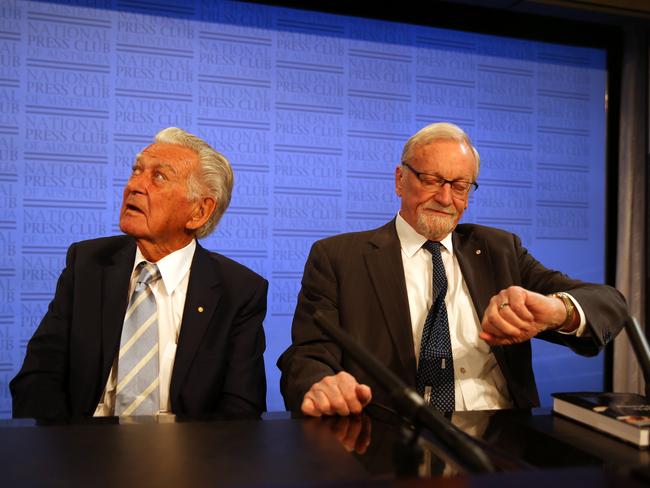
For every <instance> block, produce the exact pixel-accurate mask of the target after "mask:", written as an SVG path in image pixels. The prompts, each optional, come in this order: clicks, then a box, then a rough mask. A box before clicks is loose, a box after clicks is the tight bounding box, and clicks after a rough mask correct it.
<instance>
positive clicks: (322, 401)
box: [300, 371, 372, 417]
mask: <svg viewBox="0 0 650 488" xmlns="http://www.w3.org/2000/svg"><path fill="white" fill-rule="evenodd" d="M371 398H372V393H371V391H370V387H368V386H366V385H360V384H359V383H358V382H357V380H356V379H355V378H354V377H353V376H352V375H350V374H349V373H346V372H344V371H342V372H340V373H338V374H336V375H331V376H326V377H325V378H323V379H322V380H320V381H318V382H317V383H314V384H313V385H312V386H311V388H310V389H309V391H307V393H305V396H304V398H303V402H302V405H301V407H300V409H301V411H302V413H303V414H305V415H309V416H312V417H320V416H321V415H350V414H359V413H361V411H362V410H363V408H364V407H365V406H366V405H367V404H368V403H369V402H370V400H371Z"/></svg>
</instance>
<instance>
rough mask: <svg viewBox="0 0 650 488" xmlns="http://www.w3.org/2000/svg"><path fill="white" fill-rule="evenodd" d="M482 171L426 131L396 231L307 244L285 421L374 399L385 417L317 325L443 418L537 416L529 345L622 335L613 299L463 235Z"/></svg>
mask: <svg viewBox="0 0 650 488" xmlns="http://www.w3.org/2000/svg"><path fill="white" fill-rule="evenodd" d="M479 164H480V159H479V154H478V151H477V150H476V148H475V147H474V146H473V145H472V143H471V141H470V139H469V137H468V136H467V135H466V134H465V133H464V132H463V130H462V129H460V128H459V127H457V126H455V125H453V124H449V123H436V124H431V125H429V126H427V127H425V128H423V129H421V130H420V131H419V132H417V133H416V134H415V135H414V136H412V137H411V138H410V139H409V140H408V141H407V143H406V144H405V146H404V150H403V152H402V159H401V161H400V164H399V165H398V166H397V168H396V169H395V191H396V193H397V195H398V196H399V197H400V198H401V207H400V210H399V213H398V214H397V216H396V217H395V219H393V220H391V221H390V222H389V223H387V224H386V225H384V226H382V227H380V228H378V229H374V230H370V231H365V232H353V233H347V234H341V235H338V236H334V237H330V238H327V239H324V240H321V241H319V242H316V243H315V244H314V245H313V247H312V249H311V252H310V254H309V257H308V259H307V264H306V265H305V273H304V276H303V280H302V289H301V291H300V294H299V296H298V304H297V307H296V312H295V315H294V320H293V329H292V340H293V342H292V345H291V347H290V348H289V349H288V350H287V351H286V352H285V353H284V354H283V355H282V356H281V357H280V359H279V361H278V366H279V367H280V369H281V370H282V379H281V389H282V393H283V395H284V399H285V403H286V405H287V407H288V408H289V409H291V410H301V411H302V412H303V413H304V414H306V415H314V416H320V415H348V414H350V413H353V414H355V413H359V412H360V411H361V410H362V409H363V408H364V407H365V406H366V405H367V404H368V403H369V402H370V401H371V399H372V400H373V401H375V402H377V403H380V404H388V405H390V404H391V398H390V394H389V393H388V392H385V391H383V390H382V389H381V387H380V385H378V384H377V383H376V382H375V381H374V380H373V379H372V377H371V376H370V375H369V374H368V373H367V372H366V371H364V370H363V368H362V367H361V366H360V365H359V364H357V363H356V362H355V361H354V360H353V359H352V358H351V357H350V356H348V355H347V354H346V353H345V351H343V350H342V349H341V348H340V347H339V345H337V344H336V343H334V342H333V341H332V340H331V339H330V338H329V337H328V336H327V335H325V334H324V333H323V332H322V331H321V330H320V329H319V327H318V326H317V324H315V322H314V315H315V314H316V312H320V313H321V316H323V317H325V318H326V320H329V321H330V325H332V326H335V327H340V328H342V329H344V330H345V331H347V333H349V334H350V335H351V336H353V337H354V338H355V339H356V340H357V341H359V342H360V343H362V344H363V345H365V347H366V348H367V349H368V350H369V351H370V352H371V353H373V354H374V355H375V356H376V357H377V359H379V360H380V361H382V362H383V363H384V364H386V366H388V367H389V368H390V369H391V370H392V371H393V372H394V373H395V374H397V375H398V376H399V377H401V378H402V379H403V380H404V381H405V382H406V383H407V384H408V385H409V386H411V387H413V388H415V389H417V391H418V392H419V393H420V394H421V395H422V396H423V397H424V399H425V401H426V402H427V403H428V404H430V405H432V406H434V407H435V408H437V409H439V410H441V411H444V412H450V411H454V410H490V409H498V408H508V407H519V408H529V407H533V406H536V405H538V404H539V398H538V394H537V388H536V386H535V379H534V377H533V369H532V364H531V346H530V339H531V338H533V337H539V338H542V339H545V340H548V341H552V342H556V343H560V344H564V345H566V346H569V347H571V348H572V349H573V350H575V351H576V352H578V353H579V354H584V355H593V354H596V353H597V352H598V351H599V350H600V349H601V348H602V347H603V346H604V345H605V344H606V343H607V342H608V341H610V340H611V339H612V338H613V337H614V336H615V335H616V333H617V332H618V331H619V330H620V328H621V327H622V326H623V324H624V322H625V320H627V317H628V315H627V308H626V305H625V301H624V299H623V297H622V296H621V294H620V293H618V292H617V291H616V290H615V289H613V288H610V287H607V286H604V285H594V284H588V283H583V282H580V281H577V280H573V279H570V278H568V277H567V276H565V275H563V274H562V273H560V272H557V271H553V270H550V269H547V268H546V267H544V266H543V265H542V264H541V263H540V262H538V261H537V260H536V259H535V258H534V257H532V256H531V255H530V254H529V253H528V251H527V250H526V249H525V248H524V247H523V246H522V245H521V242H520V240H519V238H518V237H517V236H515V235H513V234H511V233H509V232H505V231H503V230H499V229H494V228H490V227H485V226H481V225H474V224H460V225H458V221H459V220H460V218H461V216H462V215H463V212H464V211H465V209H466V208H467V206H468V204H469V197H470V194H471V193H472V192H473V191H474V190H476V189H477V188H478V183H477V178H478V173H479ZM504 198H507V196H504Z"/></svg>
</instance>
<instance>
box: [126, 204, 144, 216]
mask: <svg viewBox="0 0 650 488" xmlns="http://www.w3.org/2000/svg"><path fill="white" fill-rule="evenodd" d="M124 213H136V214H144V211H143V210H142V209H141V208H140V207H138V206H137V205H134V204H132V203H127V204H126V205H125V206H124Z"/></svg>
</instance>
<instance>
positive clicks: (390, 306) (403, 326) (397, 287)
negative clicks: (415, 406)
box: [364, 219, 416, 379]
mask: <svg viewBox="0 0 650 488" xmlns="http://www.w3.org/2000/svg"><path fill="white" fill-rule="evenodd" d="M369 243H370V250H369V251H367V252H366V253H365V254H364V260H365V263H366V267H367V268H368V275H369V276H370V281H371V283H372V286H373V288H374V291H375V294H376V295H377V300H378V302H379V306H380V309H381V312H382V314H383V316H384V319H385V321H386V324H387V325H388V331H389V334H390V337H391V339H392V341H393V345H394V346H395V349H396V350H397V353H398V357H399V358H400V361H401V363H402V365H403V367H404V370H405V371H406V372H407V373H408V375H409V377H410V378H413V379H415V373H416V365H415V353H414V351H413V348H414V345H413V332H412V327H411V315H410V312H409V305H408V295H407V293H406V282H405V280H404V266H403V264H402V254H401V246H400V242H399V238H398V237H397V230H396V229H395V220H394V219H393V220H391V221H390V222H389V223H388V224H386V225H384V226H383V227H381V228H379V229H378V230H377V232H376V233H374V234H373V235H372V236H371V238H370V240H369ZM375 325H376V324H370V326H371V327H373V326H375Z"/></svg>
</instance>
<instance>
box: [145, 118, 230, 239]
mask: <svg viewBox="0 0 650 488" xmlns="http://www.w3.org/2000/svg"><path fill="white" fill-rule="evenodd" d="M154 141H155V142H157V143H160V144H174V145H177V146H182V147H186V148H188V149H192V150H194V151H195V152H196V153H197V154H198V157H199V171H198V175H195V174H193V173H190V176H189V178H188V182H187V185H188V188H187V193H188V196H189V198H190V200H196V199H198V198H201V197H205V196H210V197H212V198H214V199H215V200H216V206H215V209H214V211H213V212H212V214H211V215H210V218H208V221H207V222H206V223H205V224H203V225H202V226H201V227H199V228H198V229H197V231H196V237H197V238H202V237H205V236H207V235H209V234H210V233H211V232H212V231H213V230H214V229H215V227H216V226H217V223H218V222H219V220H220V219H221V216H222V215H223V214H224V212H225V211H226V209H227V208H228V205H229V204H230V198H231V196H232V187H233V183H234V175H233V172H232V167H231V166H230V163H229V162H228V160H227V159H226V157H225V156H224V155H223V154H221V153H220V152H219V151H216V150H215V149H213V148H212V147H211V146H210V145H209V144H208V143H207V142H205V141H204V140H203V139H201V138H199V137H197V136H195V135H194V134H190V133H189V132H185V131H184V130H183V129H179V128H177V127H167V128H166V129H163V130H161V131H160V132H158V134H156V136H155V137H154ZM197 176H198V181H197Z"/></svg>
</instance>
